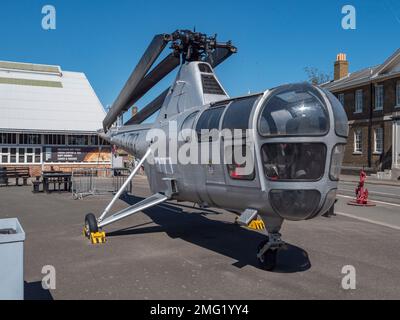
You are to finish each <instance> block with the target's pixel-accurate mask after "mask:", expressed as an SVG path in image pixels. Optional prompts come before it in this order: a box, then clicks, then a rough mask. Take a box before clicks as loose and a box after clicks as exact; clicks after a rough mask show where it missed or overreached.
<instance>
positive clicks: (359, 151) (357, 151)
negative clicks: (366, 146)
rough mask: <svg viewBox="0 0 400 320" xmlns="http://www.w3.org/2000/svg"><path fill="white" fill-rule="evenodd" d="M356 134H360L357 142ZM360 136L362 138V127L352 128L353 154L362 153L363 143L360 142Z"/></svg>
mask: <svg viewBox="0 0 400 320" xmlns="http://www.w3.org/2000/svg"><path fill="white" fill-rule="evenodd" d="M358 134H359V135H360V137H359V138H360V141H359V143H357V136H358ZM362 138H363V132H362V129H356V130H354V151H353V154H362V153H363V143H362ZM357 144H359V146H360V148H359V149H357Z"/></svg>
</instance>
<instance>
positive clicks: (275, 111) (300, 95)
mask: <svg viewBox="0 0 400 320" xmlns="http://www.w3.org/2000/svg"><path fill="white" fill-rule="evenodd" d="M319 96H320V95H319V93H318V91H317V90H316V89H314V88H313V87H312V86H310V85H307V84H302V85H294V86H291V87H286V88H281V89H279V88H278V89H276V91H275V92H272V95H271V97H270V98H268V99H267V101H266V102H265V104H264V108H263V111H262V113H261V117H260V122H259V131H260V134H261V135H265V136H298V135H306V136H310V135H323V134H326V133H327V132H328V130H329V116H328V112H327V110H326V107H325V105H324V103H323V102H322V101H321V100H322V97H321V98H320V97H319Z"/></svg>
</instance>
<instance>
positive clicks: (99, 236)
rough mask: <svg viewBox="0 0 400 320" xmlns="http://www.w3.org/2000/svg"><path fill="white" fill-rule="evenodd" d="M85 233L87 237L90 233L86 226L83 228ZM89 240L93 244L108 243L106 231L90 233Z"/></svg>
mask: <svg viewBox="0 0 400 320" xmlns="http://www.w3.org/2000/svg"><path fill="white" fill-rule="evenodd" d="M83 235H84V236H85V237H87V235H88V232H87V230H86V228H83ZM89 240H90V242H91V243H92V244H100V243H106V241H107V239H106V233H105V232H104V231H98V232H92V233H90V237H89Z"/></svg>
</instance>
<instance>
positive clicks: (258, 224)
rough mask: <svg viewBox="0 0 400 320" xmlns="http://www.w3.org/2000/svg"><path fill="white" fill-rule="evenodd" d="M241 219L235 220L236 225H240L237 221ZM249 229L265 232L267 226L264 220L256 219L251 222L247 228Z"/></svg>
mask: <svg viewBox="0 0 400 320" xmlns="http://www.w3.org/2000/svg"><path fill="white" fill-rule="evenodd" d="M238 219H239V218H236V219H235V223H238V222H237V220H238ZM247 228H249V229H252V230H265V224H264V221H262V219H255V220H253V221H251V222H250V224H249V225H248V226H247Z"/></svg>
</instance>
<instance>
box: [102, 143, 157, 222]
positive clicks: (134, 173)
mask: <svg viewBox="0 0 400 320" xmlns="http://www.w3.org/2000/svg"><path fill="white" fill-rule="evenodd" d="M150 153H151V148H149V149H148V150H147V152H146V153H145V155H144V156H143V158H142V159H141V160H140V162H139V163H138V165H137V166H136V167H135V169H133V171H132V173H131V175H130V176H129V177H128V179H126V181H125V183H124V184H123V185H122V187H121V188H120V189H119V190H118V192H117V193H116V194H115V196H114V198H113V199H112V200H111V202H110V203H109V204H108V206H107V207H106V209H105V210H104V212H103V213H102V215H101V216H100V218H99V219H97V222H98V223H99V227H100V223H101V222H102V221H103V220H104V218H105V216H106V215H107V213H108V212H109V211H110V210H111V208H112V206H113V205H114V204H115V202H116V201H117V200H118V199H119V197H120V196H121V195H122V193H123V192H124V190H125V189H126V188H127V187H128V185H129V183H130V182H131V181H132V179H133V178H134V176H135V175H136V173H137V172H138V171H139V169H140V167H141V166H142V165H143V163H144V162H145V161H146V159H147V157H148V156H149V155H150Z"/></svg>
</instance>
